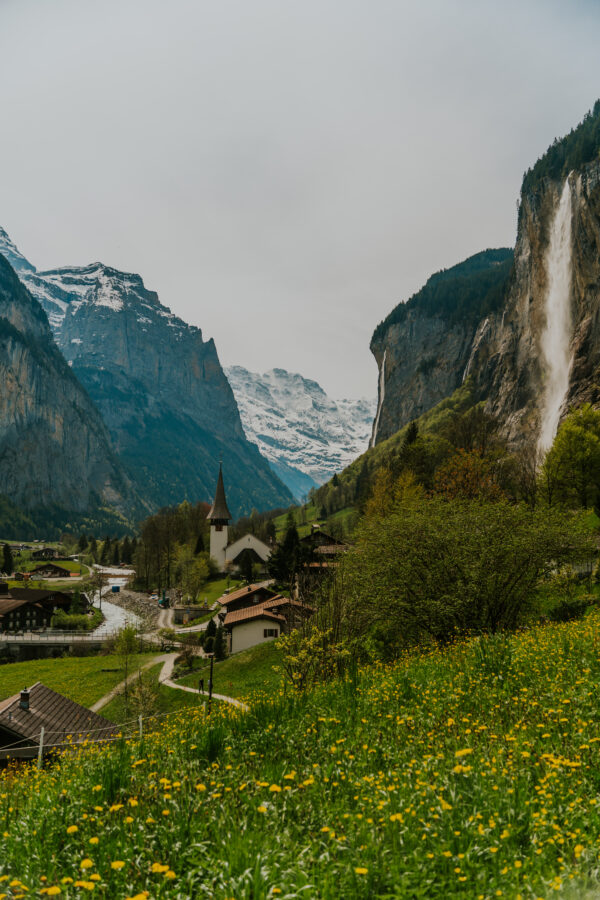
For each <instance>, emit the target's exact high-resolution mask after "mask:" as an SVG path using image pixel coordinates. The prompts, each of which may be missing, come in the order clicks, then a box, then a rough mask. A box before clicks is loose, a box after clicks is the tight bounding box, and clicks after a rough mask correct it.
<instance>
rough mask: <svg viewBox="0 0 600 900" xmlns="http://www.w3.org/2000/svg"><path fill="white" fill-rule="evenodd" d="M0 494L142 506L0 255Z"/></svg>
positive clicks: (53, 503) (76, 507)
mask: <svg viewBox="0 0 600 900" xmlns="http://www.w3.org/2000/svg"><path fill="white" fill-rule="evenodd" d="M0 495H4V496H6V497H7V498H9V500H10V501H11V502H12V503H13V504H15V505H16V506H18V507H21V508H23V509H26V510H33V511H39V510H42V509H49V508H52V509H53V510H54V511H56V509H57V508H59V509H60V510H62V511H64V512H65V513H66V512H73V513H76V514H77V513H80V514H81V513H92V512H93V511H94V510H95V509H96V508H97V507H99V506H101V505H103V506H109V507H112V508H113V509H115V510H117V511H119V512H120V513H122V514H125V515H129V514H131V513H134V512H135V511H136V510H137V511H139V509H140V505H139V503H138V501H137V498H136V497H135V495H134V493H133V491H132V487H131V483H130V482H129V480H128V478H127V477H126V475H125V474H124V472H123V470H122V468H121V466H120V464H119V462H118V460H117V458H116V456H115V454H114V452H113V450H112V448H111V445H110V438H109V435H108V432H107V429H106V427H105V425H104V423H103V421H102V419H101V416H100V414H99V413H98V410H97V409H96V407H95V406H94V404H93V403H92V401H91V400H90V398H89V396H88V395H87V393H86V392H85V390H84V389H83V388H82V387H81V385H80V384H79V382H78V381H77V378H76V377H75V376H74V375H73V373H72V371H71V370H70V368H69V366H68V365H67V363H66V362H65V360H64V358H63V356H62V355H61V353H60V352H59V350H58V348H57V346H56V344H55V342H54V340H53V337H52V333H51V331H50V328H49V325H48V320H47V318H46V314H45V313H44V311H43V310H42V309H41V307H40V305H39V303H37V301H36V300H34V299H33V298H32V297H31V295H30V294H29V292H28V291H27V290H26V288H25V287H24V286H23V284H22V283H21V282H20V280H19V278H18V277H17V274H16V273H15V271H14V270H13V268H12V267H11V265H9V263H8V262H7V260H6V259H5V257H4V256H1V255H0Z"/></svg>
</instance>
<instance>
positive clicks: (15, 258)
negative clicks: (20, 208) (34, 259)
mask: <svg viewBox="0 0 600 900" xmlns="http://www.w3.org/2000/svg"><path fill="white" fill-rule="evenodd" d="M0 255H1V256H5V257H6V259H7V260H8V261H9V263H10V264H11V266H12V267H13V269H14V270H15V272H18V273H19V275H21V274H22V273H23V272H35V266H32V265H31V263H30V262H29V260H27V259H25V257H24V256H23V254H22V253H21V251H20V250H19V249H18V247H17V246H16V244H14V243H13V242H12V240H11V239H10V237H9V236H8V234H7V233H6V231H5V230H4V228H0Z"/></svg>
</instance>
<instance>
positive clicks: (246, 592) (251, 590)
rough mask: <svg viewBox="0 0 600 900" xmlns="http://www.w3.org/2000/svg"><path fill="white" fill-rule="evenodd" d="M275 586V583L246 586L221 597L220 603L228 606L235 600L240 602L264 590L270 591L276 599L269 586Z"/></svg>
mask: <svg viewBox="0 0 600 900" xmlns="http://www.w3.org/2000/svg"><path fill="white" fill-rule="evenodd" d="M271 584H273V581H272V580H271V581H259V582H257V583H256V584H246V585H244V587H241V588H238V589H237V590H236V591H232V592H231V593H230V594H223V596H222V597H219V603H220V604H221V606H227V605H228V604H229V603H233V601H234V600H240V599H242V598H244V597H252V596H253V594H256V593H257V591H260V590H264V591H269V593H270V594H271V595H272V596H273V597H274V596H275V591H271V590H269V585H271Z"/></svg>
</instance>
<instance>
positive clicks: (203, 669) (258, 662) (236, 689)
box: [178, 641, 281, 698]
mask: <svg viewBox="0 0 600 900" xmlns="http://www.w3.org/2000/svg"><path fill="white" fill-rule="evenodd" d="M277 665H281V654H280V653H279V651H278V650H277V647H276V642H275V641H269V642H267V643H265V644H258V645H257V646H256V647H251V648H250V649H249V650H243V651H242V652H241V653H235V654H234V655H233V656H229V657H228V658H227V659H224V660H223V661H222V662H217V663H215V664H214V669H213V691H214V692H215V694H225V696H226V697H236V698H239V697H248V696H249V695H251V694H256V693H258V692H264V693H265V694H266V695H269V694H273V693H277V691H278V690H279V686H280V684H281V675H280V674H279V673H278V672H276V671H275V670H274V669H273V666H277ZM209 672H210V666H207V665H206V661H205V660H198V665H197V668H196V670H195V671H194V672H193V674H191V675H186V676H185V677H184V678H180V679H179V680H178V683H179V684H186V685H188V686H189V687H194V688H197V687H198V681H199V679H200V678H204V685H205V687H206V689H208V676H209Z"/></svg>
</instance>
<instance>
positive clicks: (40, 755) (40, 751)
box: [37, 725, 44, 769]
mask: <svg viewBox="0 0 600 900" xmlns="http://www.w3.org/2000/svg"><path fill="white" fill-rule="evenodd" d="M43 755H44V726H43V725H42V730H41V731H40V746H39V747H38V759H37V767H38V769H41V768H42V757H43Z"/></svg>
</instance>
